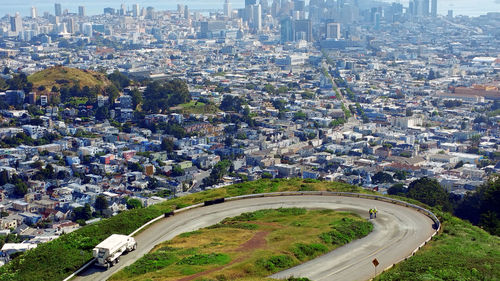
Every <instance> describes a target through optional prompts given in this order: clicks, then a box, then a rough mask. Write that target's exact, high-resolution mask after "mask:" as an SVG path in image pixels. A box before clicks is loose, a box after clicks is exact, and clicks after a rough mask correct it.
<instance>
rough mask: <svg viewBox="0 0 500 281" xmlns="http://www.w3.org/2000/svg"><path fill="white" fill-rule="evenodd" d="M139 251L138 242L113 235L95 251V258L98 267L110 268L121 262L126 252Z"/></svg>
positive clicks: (125, 236)
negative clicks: (121, 257)
mask: <svg viewBox="0 0 500 281" xmlns="http://www.w3.org/2000/svg"><path fill="white" fill-rule="evenodd" d="M135 249H137V242H136V241H135V239H134V238H133V237H129V236H127V235H121V234H113V235H111V236H109V237H108V238H106V239H105V240H104V241H102V242H101V243H99V245H97V246H96V247H95V248H94V250H93V255H94V258H96V259H97V262H96V264H97V265H98V266H102V267H106V268H109V267H110V266H113V265H115V264H116V263H117V262H119V261H120V256H121V255H122V254H123V253H125V252H130V251H133V250H135Z"/></svg>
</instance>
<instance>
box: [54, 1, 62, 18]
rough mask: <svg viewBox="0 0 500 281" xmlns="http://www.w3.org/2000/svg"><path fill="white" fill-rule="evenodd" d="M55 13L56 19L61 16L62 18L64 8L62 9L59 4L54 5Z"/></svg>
mask: <svg viewBox="0 0 500 281" xmlns="http://www.w3.org/2000/svg"><path fill="white" fill-rule="evenodd" d="M54 12H55V16H56V17H60V16H62V8H61V4H59V3H55V4H54Z"/></svg>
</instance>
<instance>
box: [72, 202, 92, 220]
mask: <svg viewBox="0 0 500 281" xmlns="http://www.w3.org/2000/svg"><path fill="white" fill-rule="evenodd" d="M91 218H92V209H91V208H90V204H89V203H87V204H85V206H84V207H77V208H75V209H73V221H78V220H83V221H86V220H89V219H91Z"/></svg>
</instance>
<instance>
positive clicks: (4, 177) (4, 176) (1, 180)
mask: <svg viewBox="0 0 500 281" xmlns="http://www.w3.org/2000/svg"><path fill="white" fill-rule="evenodd" d="M7 183H9V173H8V172H7V171H6V170H3V171H2V172H0V186H2V185H4V184H7Z"/></svg>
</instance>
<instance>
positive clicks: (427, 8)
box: [422, 0, 430, 17]
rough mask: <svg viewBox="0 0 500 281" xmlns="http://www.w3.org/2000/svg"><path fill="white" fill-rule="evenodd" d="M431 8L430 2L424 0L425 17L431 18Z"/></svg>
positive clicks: (423, 13)
mask: <svg viewBox="0 0 500 281" xmlns="http://www.w3.org/2000/svg"><path fill="white" fill-rule="evenodd" d="M429 7H430V4H429V0H422V15H423V16H424V17H428V16H429Z"/></svg>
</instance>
